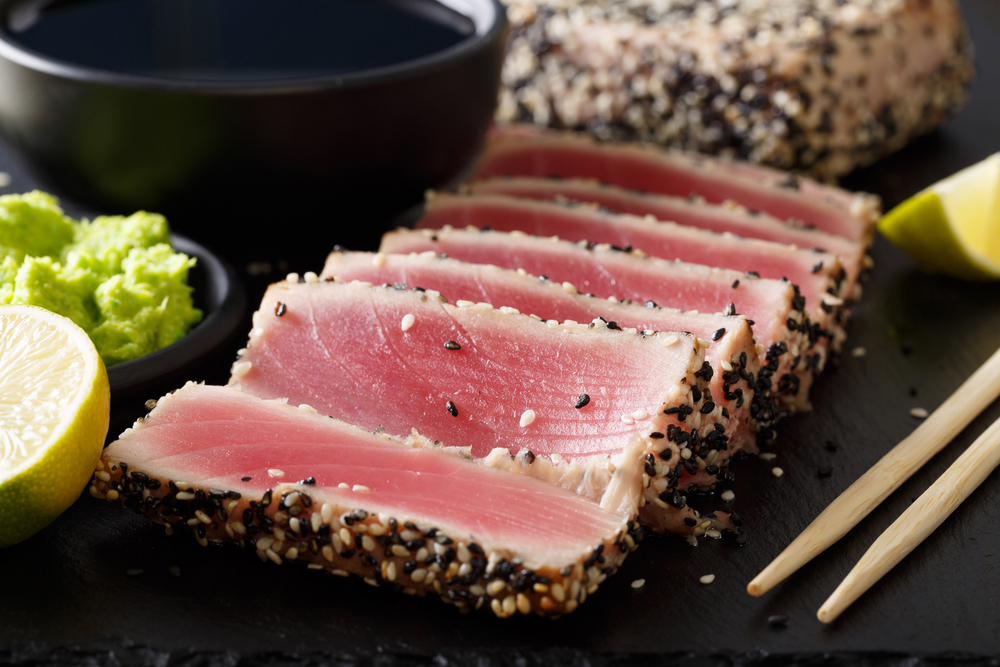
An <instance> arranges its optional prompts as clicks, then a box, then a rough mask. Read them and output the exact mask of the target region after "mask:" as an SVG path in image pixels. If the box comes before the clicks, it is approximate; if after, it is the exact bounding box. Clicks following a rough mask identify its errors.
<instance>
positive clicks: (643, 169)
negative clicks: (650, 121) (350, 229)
mask: <svg viewBox="0 0 1000 667" xmlns="http://www.w3.org/2000/svg"><path fill="white" fill-rule="evenodd" d="M497 176H540V177H546V178H548V177H553V176H556V177H559V178H591V179H596V180H598V181H601V182H602V183H607V184H610V185H617V186H619V187H623V188H628V189H630V190H640V191H644V192H652V193H656V194H664V195H671V196H675V197H688V196H690V195H692V194H693V195H697V196H699V197H702V198H703V199H704V200H705V201H707V202H709V203H712V204H722V203H724V202H726V201H735V202H736V203H737V204H740V205H742V206H745V207H747V208H748V209H752V210H755V211H763V212H765V213H769V214H771V215H773V216H774V217H776V218H778V219H779V220H796V221H799V222H801V223H802V224H804V225H806V226H809V227H815V228H816V229H819V230H822V231H824V232H828V233H830V234H837V235H839V236H846V237H847V238H849V239H851V240H854V241H860V242H862V243H864V244H866V245H867V244H868V243H870V242H871V238H872V234H873V233H874V225H875V222H876V221H877V220H878V217H879V210H880V204H879V200H878V198H877V197H874V196H873V195H867V194H852V193H849V192H846V191H844V190H840V189H836V188H831V187H828V186H824V185H820V184H818V183H816V182H814V181H810V180H808V179H805V178H801V177H796V176H789V175H788V174H782V173H781V172H777V171H772V170H770V169H764V168H761V167H751V166H749V165H745V164H738V163H732V162H726V161H724V160H718V159H713V158H710V157H707V156H703V155H696V154H691V153H681V152H676V151H667V150H663V149H659V148H654V147H651V146H639V145H634V144H613V143H599V142H597V141H595V140H593V139H592V138H590V137H587V136H584V135H576V134H570V133H564V132H539V131H535V130H531V129H528V130H523V129H514V130H500V131H497V132H494V133H493V134H492V135H491V138H490V140H489V141H488V142H487V145H486V149H485V151H484V152H483V154H482V156H481V157H480V159H479V162H478V164H477V165H476V167H475V171H474V173H473V176H472V179H473V180H478V179H483V178H491V177H497Z"/></svg>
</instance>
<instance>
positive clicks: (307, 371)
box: [230, 281, 704, 459]
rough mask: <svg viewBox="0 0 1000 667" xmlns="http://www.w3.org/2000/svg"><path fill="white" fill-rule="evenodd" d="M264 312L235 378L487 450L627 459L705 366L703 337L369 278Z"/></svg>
mask: <svg viewBox="0 0 1000 667" xmlns="http://www.w3.org/2000/svg"><path fill="white" fill-rule="evenodd" d="M254 319H255V324H254V330H253V332H252V334H251V336H250V342H249V345H248V349H247V351H246V352H245V353H244V355H243V356H242V358H241V359H240V360H239V361H238V362H237V363H236V364H234V366H233V376H232V378H231V380H230V382H231V383H232V384H235V385H237V386H239V387H240V388H242V389H243V390H244V391H247V392H249V393H251V394H253V395H255V396H259V397H261V398H287V399H288V400H289V402H290V403H292V404H293V405H301V404H307V405H310V406H312V407H313V408H315V409H317V410H319V411H320V412H321V413H323V414H327V415H330V416H332V417H334V418H336V419H340V420H343V421H346V422H348V423H351V424H355V425H358V426H361V427H363V428H365V429H369V430H373V429H376V428H378V427H382V428H384V429H385V431H386V432H387V433H389V434H392V435H398V436H406V435H407V434H408V433H409V432H410V430H411V429H414V428H415V429H416V430H417V431H418V432H420V433H421V434H422V435H424V436H426V437H428V438H433V439H435V440H440V441H441V442H442V443H443V444H444V445H446V446H457V447H471V452H472V455H473V456H475V457H484V456H486V455H487V454H489V453H490V452H491V451H492V450H493V449H494V448H505V449H507V450H508V451H509V452H510V453H511V454H515V453H517V452H519V451H521V450H522V449H523V450H530V451H531V452H533V453H534V454H536V455H549V456H551V455H554V454H559V455H561V456H562V457H564V458H568V459H581V458H585V457H589V456H591V455H595V454H601V455H610V456H618V455H619V454H620V453H621V452H622V450H623V449H624V448H625V446H626V445H627V444H628V443H629V442H630V441H631V440H632V439H633V435H634V433H635V432H636V430H637V429H638V430H640V431H641V432H642V433H643V435H645V434H646V433H648V432H651V431H662V430H663V429H664V428H665V423H666V420H667V419H668V417H667V416H666V415H665V414H664V413H663V410H664V409H665V408H666V407H667V406H668V405H670V404H673V403H672V402H673V401H675V400H681V399H684V400H687V401H689V400H690V399H687V398H686V397H687V395H688V394H689V392H688V389H687V387H689V386H692V385H693V384H695V383H696V382H697V380H696V379H695V377H694V374H695V373H696V372H698V371H699V370H700V369H701V367H702V365H703V364H704V354H703V351H702V350H701V348H699V347H698V345H697V343H696V342H695V339H694V337H692V336H690V335H681V336H680V337H679V338H678V337H677V336H674V341H675V342H674V344H672V345H670V344H668V343H670V342H671V341H667V340H666V339H667V338H668V335H667V334H654V335H651V336H644V335H642V334H631V333H626V332H622V331H617V330H613V329H609V328H607V327H596V328H594V327H588V325H586V324H580V325H576V326H571V325H559V326H553V325H549V324H547V323H545V322H541V321H538V320H535V319H532V318H530V317H528V316H527V315H520V314H510V313H506V312H501V311H498V310H494V309H492V308H489V307H486V306H482V307H455V306H451V305H449V304H445V303H443V302H442V300H440V299H438V298H436V297H435V296H433V295H429V294H427V293H424V292H419V291H412V290H398V289H393V288H387V287H372V286H370V285H366V284H360V283H354V284H341V283H336V282H326V281H323V282H317V283H295V284H289V283H278V284H275V285H272V286H271V287H270V288H269V289H268V290H267V293H266V294H265V295H264V299H263V301H262V302H261V308H260V310H259V311H258V312H257V314H256V315H255V318H254ZM584 394H586V395H587V396H588V397H589V402H587V404H586V405H585V406H581V407H580V408H577V407H575V405H577V404H578V402H579V400H580V397H581V396H582V395H584ZM626 415H628V416H630V417H629V418H628V419H623V416H626ZM633 417H634V418H633Z"/></svg>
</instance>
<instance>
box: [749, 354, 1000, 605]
mask: <svg viewBox="0 0 1000 667" xmlns="http://www.w3.org/2000/svg"><path fill="white" fill-rule="evenodd" d="M998 395H1000V350H997V351H996V352H994V353H993V355H992V356H991V357H990V358H989V359H987V360H986V363H984V364H983V365H982V366H980V367H979V369H978V370H977V371H976V372H975V373H973V374H972V375H971V376H970V377H969V379H968V380H966V381H965V382H963V383H962V386H961V387H959V388H958V390H956V391H955V393H953V394H952V395H951V396H949V397H948V399H947V400H945V402H944V403H942V404H941V406H940V407H939V408H938V409H937V410H935V411H934V412H933V413H931V415H930V416H929V417H928V418H927V419H926V420H924V422H923V423H922V424H921V425H920V426H918V427H917V428H916V429H915V430H914V431H913V433H911V434H910V435H909V436H907V437H906V438H905V439H903V441H902V442H900V443H899V444H898V445H896V446H895V447H893V448H892V449H891V450H889V453H888V454H886V455H885V456H883V457H882V459H881V460H879V462H878V463H876V464H875V465H874V466H872V467H871V469H870V470H869V471H868V472H866V473H865V474H864V475H862V476H861V477H860V478H858V480H857V481H856V482H854V484H851V486H849V487H848V488H847V490H846V491H844V492H843V493H842V494H840V496H838V497H837V499H836V500H834V501H833V502H832V503H830V506H829V507H827V508H826V509H825V510H823V512H822V513H821V514H820V515H819V516H818V517H816V519H815V520H814V521H813V522H812V523H811V524H809V525H808V526H807V527H806V529H805V530H803V531H802V534H801V535H799V536H798V537H796V538H795V540H794V541H793V542H792V543H791V544H790V545H788V547H787V548H786V549H785V550H784V551H782V552H781V553H780V554H779V555H778V557H777V558H775V559H774V560H773V561H772V562H771V564H770V565H768V566H767V567H765V568H764V569H763V570H762V571H761V573H760V574H758V575H757V576H756V577H754V579H753V581H751V582H750V583H749V584H748V585H747V592H748V593H750V595H753V596H754V597H759V596H761V595H763V594H764V593H766V592H767V591H769V590H771V589H772V588H773V587H774V586H776V585H777V584H778V583H780V582H782V581H784V579H785V578H786V577H788V576H789V575H790V574H792V573H793V572H795V571H796V570H798V569H799V568H800V567H802V566H803V565H805V564H806V563H808V562H809V561H810V560H812V559H813V558H815V557H816V556H817V555H818V554H820V553H822V552H823V551H824V550H825V549H826V548H827V547H829V546H830V545H831V544H833V543H835V542H836V541H837V540H839V539H840V538H841V537H843V536H844V535H846V534H847V533H848V531H850V530H851V528H853V527H854V526H856V525H857V524H858V523H859V522H860V521H861V520H862V519H863V518H865V517H866V516H868V514H869V513H870V512H871V511H872V510H873V509H875V507H877V506H878V504H879V503H881V502H882V501H883V500H884V499H885V498H886V497H888V496H889V495H890V494H891V493H892V492H893V491H895V490H896V489H898V488H899V487H900V485H902V483H903V482H905V481H906V480H907V479H909V478H910V476H911V475H912V474H913V473H914V472H916V471H917V470H919V469H920V468H921V466H923V465H924V464H925V463H927V461H929V460H930V459H931V457H933V456H934V455H935V454H937V453H938V452H939V451H941V449H942V448H943V447H944V446H945V445H946V444H948V443H949V442H951V440H952V439H953V438H954V437H955V436H956V435H958V434H959V433H960V432H961V431H962V429H964V428H965V427H966V426H968V425H969V423H970V422H971V421H972V420H973V419H975V418H976V416H977V415H979V413H981V412H982V411H983V410H985V409H986V406H988V405H989V404H990V403H992V402H993V401H994V400H996V398H997V396H998Z"/></svg>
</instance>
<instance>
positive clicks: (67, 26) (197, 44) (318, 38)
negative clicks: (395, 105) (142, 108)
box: [3, 0, 474, 82]
mask: <svg viewBox="0 0 1000 667" xmlns="http://www.w3.org/2000/svg"><path fill="white" fill-rule="evenodd" d="M3 29H4V30H5V32H6V33H7V37H8V39H11V40H12V41H15V42H18V43H19V44H21V45H23V46H24V47H27V48H28V49H31V50H33V51H35V52H37V53H40V54H42V55H45V56H48V57H50V58H55V59H58V60H62V61H65V62H69V63H73V64H76V65H83V66H86V67H92V68H96V69H101V70H108V71H113V72H121V73H126V74H138V75H143V76H149V77H156V78H161V79H163V78H165V79H176V80H188V81H213V82H256V81H260V82H264V81H275V80H290V79H302V78H312V77H317V76H336V75H343V74H349V73H351V72H359V71H364V70H371V69H376V68H380V67H386V66H389V65H394V64H397V63H402V62H407V61H410V60H415V59H418V58H422V57H425V56H429V55H431V54H433V53H436V52H438V51H442V50H444V49H447V48H449V47H451V46H454V45H456V44H458V43H459V42H461V41H462V40H464V39H465V38H467V37H468V36H469V35H471V34H472V33H473V31H474V26H473V23H472V21H471V20H470V19H468V18H467V17H465V16H462V15H461V14H458V13H456V12H454V11H452V10H450V9H448V8H446V7H445V6H444V5H442V4H439V3H437V2H435V1H434V0H56V1H55V2H51V3H45V2H44V0H41V1H39V0H27V1H25V2H22V3H20V4H17V5H15V6H14V8H13V9H12V10H11V11H9V12H8V14H7V16H6V17H4V22H3Z"/></svg>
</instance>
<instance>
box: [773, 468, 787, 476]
mask: <svg viewBox="0 0 1000 667" xmlns="http://www.w3.org/2000/svg"><path fill="white" fill-rule="evenodd" d="M771 474H772V475H774V476H775V477H781V476H782V475H784V474H785V471H784V470H782V469H781V468H779V467H777V466H775V467H773V468H771Z"/></svg>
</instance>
